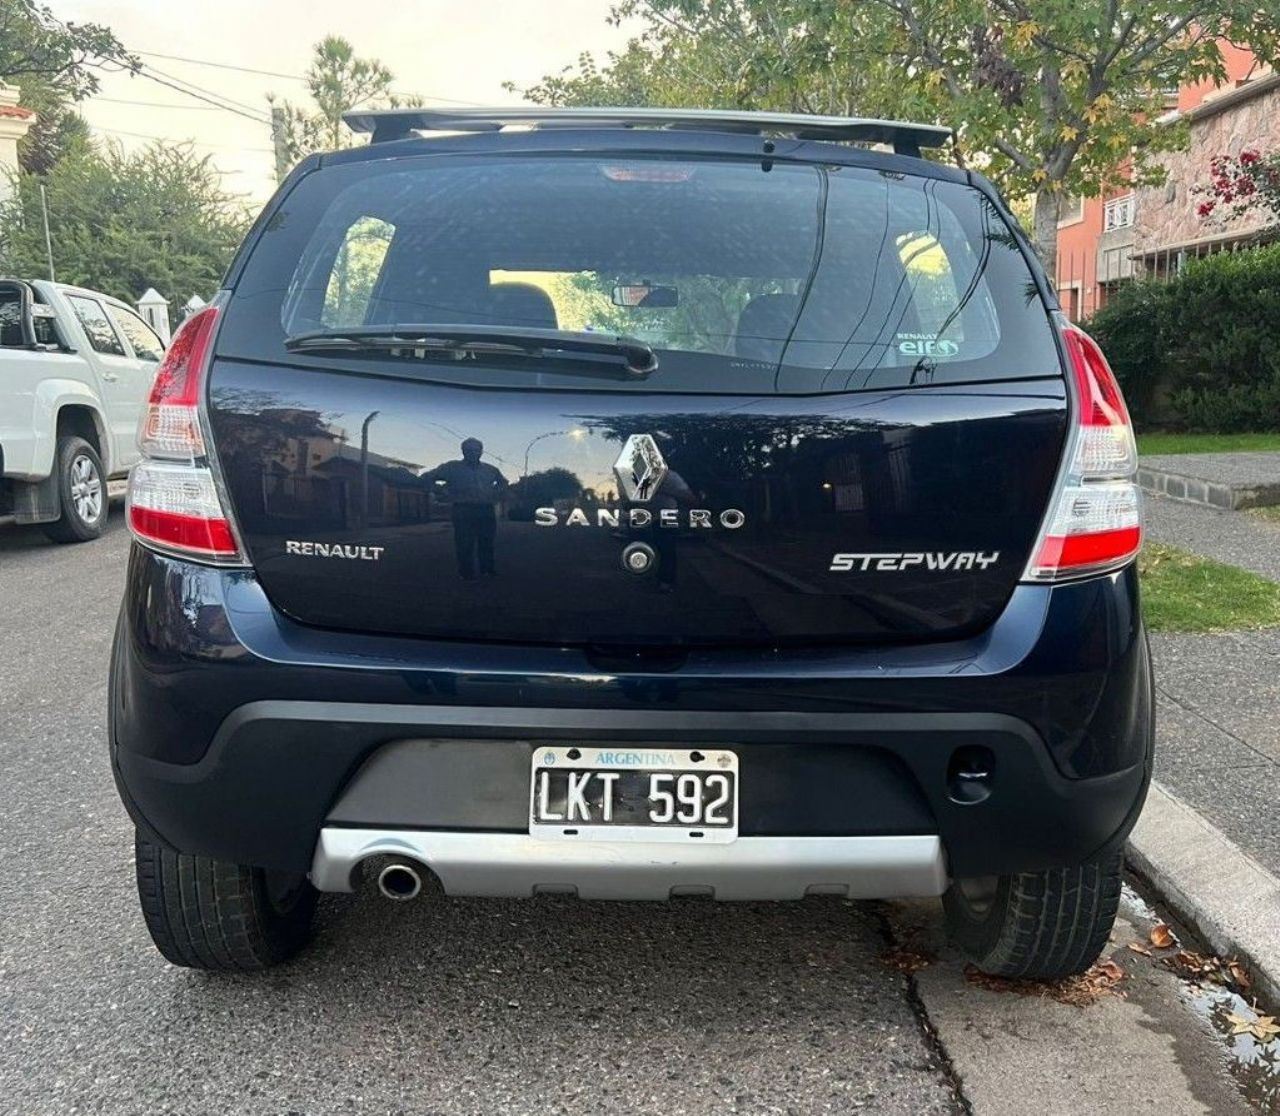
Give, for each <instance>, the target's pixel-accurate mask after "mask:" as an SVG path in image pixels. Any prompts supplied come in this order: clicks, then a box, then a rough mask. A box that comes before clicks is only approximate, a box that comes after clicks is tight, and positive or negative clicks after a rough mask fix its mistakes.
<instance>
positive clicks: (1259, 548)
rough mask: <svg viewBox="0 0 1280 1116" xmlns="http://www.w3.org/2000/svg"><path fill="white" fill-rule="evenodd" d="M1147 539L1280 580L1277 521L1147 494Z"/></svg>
mask: <svg viewBox="0 0 1280 1116" xmlns="http://www.w3.org/2000/svg"><path fill="white" fill-rule="evenodd" d="M1142 512H1143V520H1144V526H1145V528H1146V534H1147V538H1149V539H1151V540H1153V541H1154V542H1160V543H1167V544H1168V545H1169V546H1176V547H1178V548H1180V549H1182V550H1189V551H1191V553H1193V554H1199V555H1202V556H1203V557H1205V558H1215V559H1217V560H1218V561H1219V562H1226V563H1227V564H1228V565H1231V566H1239V567H1240V568H1241V569H1242V570H1252V571H1253V572H1254V573H1256V574H1260V575H1261V576H1263V577H1269V578H1271V580H1273V581H1280V522H1274V521H1270V520H1266V519H1262V518H1260V517H1259V516H1256V515H1250V514H1249V513H1248V512H1239V511H1218V510H1217V509H1216V508H1206V507H1203V506H1202V505H1199V504H1183V503H1179V502H1178V501H1176V500H1166V499H1163V498H1162V497H1159V496H1151V495H1147V496H1146V497H1145V498H1144V500H1143V505H1142Z"/></svg>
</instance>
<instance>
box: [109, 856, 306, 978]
mask: <svg viewBox="0 0 1280 1116" xmlns="http://www.w3.org/2000/svg"><path fill="white" fill-rule="evenodd" d="M134 860H135V863H136V865H137V870H138V898H139V900H140V901H141V904H142V915H143V918H145V919H146V923H147V929H148V930H149V931H150V933H151V940H152V941H153V942H155V944H156V948H157V949H158V950H159V951H160V952H161V953H162V954H164V956H165V957H166V958H167V959H168V960H169V961H172V962H173V964H175V965H184V966H186V967H187V968H191V969H207V970H210V971H212V972H223V973H248V972H258V971H260V970H262V969H266V968H270V967H271V966H272V965H277V964H279V963H280V962H281V961H286V960H288V959H289V958H290V957H292V956H293V955H294V954H296V953H297V952H298V951H299V950H300V949H302V947H303V946H305V945H306V944H307V941H308V940H309V938H310V936H311V916H312V913H313V912H314V910H315V905H316V897H317V893H316V890H315V888H313V887H312V886H311V884H310V882H309V881H308V880H307V878H306V876H304V875H301V874H297V875H294V876H285V875H283V874H281V873H275V872H267V871H266V870H264V869H262V868H251V867H248V866H247V865H243V864H231V863H229V862H227V861H223V860H211V859H209V858H208V857H204V856H187V855H186V854H184V853H176V852H173V851H172V850H170V849H166V848H164V847H163V846H161V845H155V844H152V843H151V842H150V841H148V840H147V839H146V838H145V837H143V836H141V835H140V834H139V835H138V836H137V837H136V838H135V841H134Z"/></svg>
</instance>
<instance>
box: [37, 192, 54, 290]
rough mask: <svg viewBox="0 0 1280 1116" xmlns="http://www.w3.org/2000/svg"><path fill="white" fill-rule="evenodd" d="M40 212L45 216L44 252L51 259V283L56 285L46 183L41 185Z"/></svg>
mask: <svg viewBox="0 0 1280 1116" xmlns="http://www.w3.org/2000/svg"><path fill="white" fill-rule="evenodd" d="M40 212H41V214H42V215H43V216H44V250H45V255H47V256H48V257H49V282H50V283H56V282H57V279H56V278H55V277H54V274H53V237H51V236H50V235H49V196H48V195H47V194H46V193H45V190H44V183H43V182H42V183H40Z"/></svg>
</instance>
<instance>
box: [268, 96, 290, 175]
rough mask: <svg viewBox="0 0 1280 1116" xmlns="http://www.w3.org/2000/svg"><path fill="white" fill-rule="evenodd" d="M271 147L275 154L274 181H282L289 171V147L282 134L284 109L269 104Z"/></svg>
mask: <svg viewBox="0 0 1280 1116" xmlns="http://www.w3.org/2000/svg"><path fill="white" fill-rule="evenodd" d="M271 147H272V150H273V151H274V152H275V156H276V182H277V183H279V182H283V181H284V180H285V176H286V175H287V174H288V173H289V149H288V147H287V146H286V144H285V136H284V109H283V108H282V107H281V106H280V105H272V106H271Z"/></svg>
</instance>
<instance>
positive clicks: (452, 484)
mask: <svg viewBox="0 0 1280 1116" xmlns="http://www.w3.org/2000/svg"><path fill="white" fill-rule="evenodd" d="M483 453H484V444H483V443H482V442H481V441H480V439H479V438H468V439H467V440H466V441H464V442H463V443H462V460H460V461H446V462H445V463H444V464H443V465H439V466H437V467H436V468H434V469H432V470H430V471H429V472H426V473H423V474H422V479H423V480H424V481H426V483H427V484H428V485H432V484H435V483H436V482H437V481H439V482H442V483H443V484H444V486H445V495H446V496H447V497H448V499H449V502H450V504H451V505H452V508H453V548H454V551H455V553H456V555H457V558H458V573H459V575H460V576H461V577H462V578H463V580H465V581H474V580H475V578H476V574H477V573H479V575H480V576H481V577H496V576H497V569H496V568H495V567H494V564H493V541H494V537H495V536H496V535H497V533H498V513H497V505H498V503H499V502H501V500H502V497H503V494H504V493H505V492H506V491H507V487H508V485H507V478H506V477H504V476H503V475H502V473H501V472H499V471H498V469H497V468H495V467H494V466H493V465H489V464H487V463H486V462H484V461H481V460H480V457H481V455H482V454H483Z"/></svg>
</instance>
